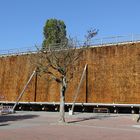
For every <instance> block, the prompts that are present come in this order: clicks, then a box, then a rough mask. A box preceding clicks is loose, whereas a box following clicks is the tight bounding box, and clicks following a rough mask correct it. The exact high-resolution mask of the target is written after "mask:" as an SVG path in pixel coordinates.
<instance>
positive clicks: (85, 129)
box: [0, 111, 140, 140]
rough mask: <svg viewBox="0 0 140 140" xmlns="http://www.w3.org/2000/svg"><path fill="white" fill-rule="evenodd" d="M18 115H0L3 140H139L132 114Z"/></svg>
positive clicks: (139, 134) (136, 125)
mask: <svg viewBox="0 0 140 140" xmlns="http://www.w3.org/2000/svg"><path fill="white" fill-rule="evenodd" d="M58 118H59V113H58V112H34V111H31V112H27V111H26V112H16V113H15V114H10V115H3V116H0V140H139V139H140V123H137V122H136V121H134V120H133V119H132V115H130V114H124V115H119V114H110V115H109V114H108V115H107V114H94V113H79V114H78V113H77V114H76V115H73V116H69V115H68V113H66V121H67V123H65V124H60V123H57V121H58Z"/></svg>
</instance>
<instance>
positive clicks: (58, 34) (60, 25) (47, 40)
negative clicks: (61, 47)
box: [42, 19, 67, 48]
mask: <svg viewBox="0 0 140 140" xmlns="http://www.w3.org/2000/svg"><path fill="white" fill-rule="evenodd" d="M43 34H44V41H43V44H42V47H43V48H46V47H48V46H49V45H51V44H52V45H54V44H59V43H62V42H66V41H67V37H66V25H65V23H64V21H62V20H57V19H48V20H47V21H46V23H45V26H44V28H43Z"/></svg>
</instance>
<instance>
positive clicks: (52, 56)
mask: <svg viewBox="0 0 140 140" xmlns="http://www.w3.org/2000/svg"><path fill="white" fill-rule="evenodd" d="M95 34H97V31H95V30H92V31H91V30H90V32H89V33H88V36H87V37H88V38H87V40H86V41H85V43H84V46H83V47H82V48H79V45H78V44H77V42H76V41H73V39H69V41H67V42H62V43H60V44H50V45H49V46H47V47H44V48H43V49H38V52H37V54H36V55H35V65H36V67H37V72H39V73H40V74H42V73H45V74H48V75H50V77H51V79H53V80H55V81H56V82H57V83H59V85H60V120H59V122H65V109H64V107H65V93H66V89H67V86H68V83H69V82H70V80H71V79H72V78H73V74H74V71H75V68H76V66H77V63H78V61H80V58H81V57H80V56H81V55H82V53H83V50H84V48H86V47H87V46H88V45H89V44H88V43H89V39H91V38H92V37H94V35H95Z"/></svg>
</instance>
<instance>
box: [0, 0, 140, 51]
mask: <svg viewBox="0 0 140 140" xmlns="http://www.w3.org/2000/svg"><path fill="white" fill-rule="evenodd" d="M139 14H140V0H0V50H7V49H13V48H24V47H33V46H34V45H35V44H41V43H42V41H43V34H42V32H43V26H44V24H45V22H46V20H47V19H49V18H57V19H61V20H63V21H64V22H65V24H66V26H67V35H70V36H72V37H76V38H77V39H78V40H79V41H83V40H84V35H85V34H86V31H87V30H88V29H89V28H90V27H93V28H96V29H99V33H98V35H97V38H100V37H106V36H112V35H113V36H115V35H127V34H131V33H134V34H140V15H139Z"/></svg>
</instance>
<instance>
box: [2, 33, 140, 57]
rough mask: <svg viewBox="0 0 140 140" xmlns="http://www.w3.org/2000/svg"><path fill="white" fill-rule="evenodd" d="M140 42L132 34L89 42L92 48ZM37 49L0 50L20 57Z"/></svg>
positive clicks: (137, 37) (81, 44)
mask: <svg viewBox="0 0 140 140" xmlns="http://www.w3.org/2000/svg"><path fill="white" fill-rule="evenodd" d="M131 42H140V34H131V35H125V36H111V37H103V38H94V39H93V40H92V41H90V42H87V44H89V45H90V46H93V47H99V46H103V45H104V46H105V45H108V44H109V45H113V44H120V43H131ZM77 44H78V46H83V45H84V42H82V41H77ZM36 51H37V48H36V47H27V48H15V49H9V50H0V56H9V55H19V54H27V53H33V52H36Z"/></svg>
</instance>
